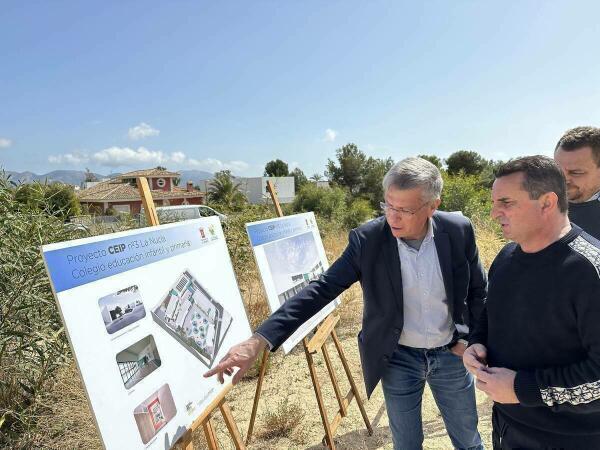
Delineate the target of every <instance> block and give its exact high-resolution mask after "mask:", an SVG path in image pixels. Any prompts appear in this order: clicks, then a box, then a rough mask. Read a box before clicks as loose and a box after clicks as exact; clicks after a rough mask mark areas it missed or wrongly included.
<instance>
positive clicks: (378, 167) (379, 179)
mask: <svg viewBox="0 0 600 450" xmlns="http://www.w3.org/2000/svg"><path fill="white" fill-rule="evenodd" d="M393 165H394V161H393V160H392V158H387V159H379V158H372V157H369V158H368V159H367V161H366V162H365V164H364V168H363V177H362V182H361V187H360V189H359V194H360V196H361V197H363V198H365V199H367V200H368V201H369V203H371V207H372V208H375V209H379V202H381V201H382V200H383V185H382V183H383V177H384V176H385V174H386V173H387V172H388V170H390V169H391V168H392V166H393Z"/></svg>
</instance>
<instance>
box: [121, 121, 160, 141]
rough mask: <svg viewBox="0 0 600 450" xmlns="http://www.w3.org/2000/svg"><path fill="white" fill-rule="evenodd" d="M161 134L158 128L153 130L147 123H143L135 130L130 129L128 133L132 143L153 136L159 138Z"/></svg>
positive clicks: (134, 128)
mask: <svg viewBox="0 0 600 450" xmlns="http://www.w3.org/2000/svg"><path fill="white" fill-rule="evenodd" d="M159 134H160V130H157V129H156V128H152V127H151V126H150V125H148V124H147V123H145V122H141V123H140V124H139V125H136V126H135V127H133V128H130V129H129V131H128V132H127V135H128V136H129V139H131V140H132V141H137V140H140V139H144V138H147V137H151V136H158V135H159Z"/></svg>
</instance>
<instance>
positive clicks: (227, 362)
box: [203, 358, 235, 378]
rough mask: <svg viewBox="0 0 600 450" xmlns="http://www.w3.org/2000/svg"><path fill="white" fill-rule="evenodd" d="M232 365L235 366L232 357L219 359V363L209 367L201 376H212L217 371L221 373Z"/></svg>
mask: <svg viewBox="0 0 600 450" xmlns="http://www.w3.org/2000/svg"><path fill="white" fill-rule="evenodd" d="M234 366H235V363H234V361H233V360H232V359H229V358H227V359H225V360H223V361H221V362H220V363H219V364H217V365H216V366H215V367H213V368H212V369H210V370H209V371H208V372H205V373H204V375H203V377H204V378H208V377H212V376H213V375H215V374H217V373H222V372H224V371H225V370H227V369H231V368H232V367H234Z"/></svg>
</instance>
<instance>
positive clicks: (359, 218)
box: [344, 198, 375, 229]
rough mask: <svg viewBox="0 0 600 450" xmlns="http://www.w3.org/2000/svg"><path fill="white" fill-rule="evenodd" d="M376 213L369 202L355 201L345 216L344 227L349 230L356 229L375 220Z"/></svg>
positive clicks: (363, 200) (360, 199)
mask: <svg viewBox="0 0 600 450" xmlns="http://www.w3.org/2000/svg"><path fill="white" fill-rule="evenodd" d="M374 214H375V211H373V208H371V203H370V202H369V201H368V200H365V199H362V198H359V199H356V200H354V201H353V202H352V203H351V204H350V206H349V207H348V211H346V213H345V214H344V225H345V226H346V228H347V229H351V228H356V227H357V226H359V225H361V224H362V223H364V222H366V221H367V220H369V219H372V218H373V215H374Z"/></svg>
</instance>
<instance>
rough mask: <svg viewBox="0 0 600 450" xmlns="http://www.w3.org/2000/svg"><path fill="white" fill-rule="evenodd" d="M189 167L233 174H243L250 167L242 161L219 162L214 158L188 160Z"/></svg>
mask: <svg viewBox="0 0 600 450" xmlns="http://www.w3.org/2000/svg"><path fill="white" fill-rule="evenodd" d="M187 162H188V165H189V167H192V168H194V169H199V170H206V171H207V172H218V171H220V170H231V171H232V172H233V173H235V174H239V173H240V172H245V171H246V170H247V169H248V168H249V167H250V165H249V164H248V163H246V162H244V161H221V160H218V159H215V158H205V159H202V160H197V159H189V160H188V161H187Z"/></svg>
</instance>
